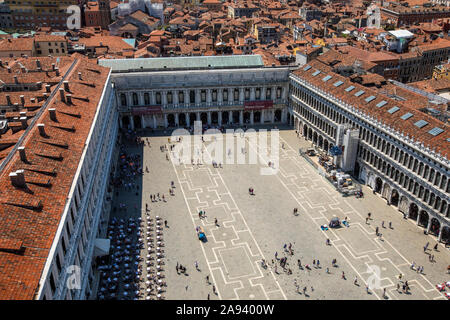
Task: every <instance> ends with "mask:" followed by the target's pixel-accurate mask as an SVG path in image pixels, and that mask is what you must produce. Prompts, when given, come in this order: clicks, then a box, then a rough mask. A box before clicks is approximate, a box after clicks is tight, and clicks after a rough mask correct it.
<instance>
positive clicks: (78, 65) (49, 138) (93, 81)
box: [0, 57, 109, 300]
mask: <svg viewBox="0 0 450 320" xmlns="http://www.w3.org/2000/svg"><path fill="white" fill-rule="evenodd" d="M46 59H48V61H47V60H46ZM30 60H32V59H30ZM34 60H35V59H34ZM42 60H43V62H44V61H45V65H49V64H51V63H56V62H57V61H56V58H44V59H42ZM33 62H34V63H35V61H28V59H22V63H24V64H28V63H30V64H31V65H32V64H33ZM64 64H65V65H66V66H67V68H65V69H64V70H65V71H64V72H63V71H61V76H62V77H64V79H65V80H67V81H69V88H68V90H70V92H71V94H72V104H68V103H66V102H63V101H61V98H60V94H59V92H56V94H55V95H54V96H53V97H52V99H51V100H49V101H48V105H47V106H46V107H44V108H45V109H42V110H43V112H42V114H40V115H37V118H35V119H34V120H35V122H32V121H31V120H30V121H28V125H29V127H28V129H27V131H19V133H18V134H19V135H17V134H16V137H15V139H13V140H12V141H13V142H14V141H16V142H18V141H19V139H23V141H22V142H21V143H20V146H24V147H25V154H26V162H24V161H22V160H21V158H20V156H19V153H18V152H17V151H16V150H13V151H11V152H8V154H9V155H10V156H11V158H10V159H8V158H3V160H2V163H1V167H0V169H1V171H0V199H1V201H0V299H2V300H3V299H15V300H22V299H34V298H35V295H36V293H37V291H38V289H39V288H38V286H39V281H40V278H41V274H42V271H43V268H44V265H45V263H46V259H47V256H48V254H49V250H50V247H51V245H52V242H53V240H54V236H55V233H56V230H57V228H58V224H59V223H60V219H61V216H62V213H63V211H64V207H65V204H66V201H67V197H68V194H69V190H70V188H71V184H72V182H73V178H74V176H75V173H76V170H77V167H78V165H79V161H80V158H81V155H82V152H83V150H84V148H85V142H86V139H87V137H88V134H89V131H90V129H91V125H92V121H93V118H94V115H95V113H96V111H97V105H98V103H99V100H100V97H101V95H102V93H103V89H104V86H105V83H106V80H107V78H108V76H109V69H108V68H104V67H101V66H99V65H97V64H93V63H90V62H89V61H88V60H86V59H76V58H73V57H72V58H71V57H66V58H65V59H64ZM79 72H81V76H82V80H80V79H79V76H78V73H79ZM2 75H3V74H0V79H1V78H2ZM59 84H60V85H61V88H64V86H63V85H62V83H61V82H60V83H59ZM57 87H58V86H54V87H52V90H53V91H54V90H57ZM81 98H83V100H82V99H81ZM49 108H55V109H56V119H57V122H55V121H54V120H52V119H51V118H50V114H49ZM75 114H77V115H78V116H74V115H75ZM37 124H44V126H45V133H46V136H45V137H42V136H41V135H40V133H39V130H38V128H37ZM68 128H69V129H72V128H73V129H72V130H67V129H68ZM9 131H10V130H9ZM10 136H11V135H10ZM8 139H10V138H5V139H4V136H2V137H1V139H0V145H1V142H2V141H5V140H6V141H7V140H8ZM16 170H24V176H25V185H26V186H25V187H15V186H13V185H12V183H11V179H10V177H9V174H10V173H11V172H15V171H16Z"/></svg>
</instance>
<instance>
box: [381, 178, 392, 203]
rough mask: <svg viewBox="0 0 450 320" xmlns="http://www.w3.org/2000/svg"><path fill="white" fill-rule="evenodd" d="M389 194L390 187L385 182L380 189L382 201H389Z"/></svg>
mask: <svg viewBox="0 0 450 320" xmlns="http://www.w3.org/2000/svg"><path fill="white" fill-rule="evenodd" d="M390 193H391V186H390V185H389V184H388V183H387V182H385V183H384V185H383V188H382V192H381V196H382V197H383V198H384V199H387V200H389V194H390Z"/></svg>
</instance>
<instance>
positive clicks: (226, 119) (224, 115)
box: [222, 111, 230, 124]
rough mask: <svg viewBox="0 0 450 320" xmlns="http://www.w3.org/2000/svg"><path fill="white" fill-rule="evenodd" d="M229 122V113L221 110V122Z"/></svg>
mask: <svg viewBox="0 0 450 320" xmlns="http://www.w3.org/2000/svg"><path fill="white" fill-rule="evenodd" d="M229 122H230V114H229V113H228V111H225V112H222V124H228V123H229Z"/></svg>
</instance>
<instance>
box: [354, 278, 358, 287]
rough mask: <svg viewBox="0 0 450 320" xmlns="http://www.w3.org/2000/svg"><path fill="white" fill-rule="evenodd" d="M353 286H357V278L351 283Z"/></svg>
mask: <svg viewBox="0 0 450 320" xmlns="http://www.w3.org/2000/svg"><path fill="white" fill-rule="evenodd" d="M353 284H354V285H355V286H357V285H358V278H357V277H355V280H354V281H353Z"/></svg>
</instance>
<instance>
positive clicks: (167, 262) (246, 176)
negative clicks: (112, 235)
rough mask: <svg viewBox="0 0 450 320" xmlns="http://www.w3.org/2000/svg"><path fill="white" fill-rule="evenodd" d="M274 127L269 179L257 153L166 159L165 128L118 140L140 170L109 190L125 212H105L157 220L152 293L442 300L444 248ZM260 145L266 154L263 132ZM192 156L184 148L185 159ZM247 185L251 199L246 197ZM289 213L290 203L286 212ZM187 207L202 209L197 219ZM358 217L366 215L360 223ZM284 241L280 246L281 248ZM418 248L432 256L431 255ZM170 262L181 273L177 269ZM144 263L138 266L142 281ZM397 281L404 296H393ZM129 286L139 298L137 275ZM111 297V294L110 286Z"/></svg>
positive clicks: (449, 260) (248, 146) (252, 148)
mask: <svg viewBox="0 0 450 320" xmlns="http://www.w3.org/2000/svg"><path fill="white" fill-rule="evenodd" d="M279 133H280V143H279V161H276V162H275V163H274V167H275V169H270V170H273V174H265V175H262V174H261V169H262V168H265V169H269V168H268V166H267V164H265V162H264V161H266V160H264V161H261V162H262V163H261V164H260V163H259V162H258V163H257V164H248V163H249V161H246V163H247V164H246V163H244V164H227V161H222V162H221V163H220V166H219V167H215V166H213V165H211V164H197V162H196V161H194V164H192V163H191V162H190V161H185V162H184V163H183V164H177V163H176V161H174V159H173V158H172V157H170V154H171V151H170V145H176V144H177V143H178V142H173V141H172V142H170V143H169V141H168V138H170V132H169V131H166V132H162V131H160V132H155V133H145V134H142V138H143V139H144V141H146V143H144V144H143V145H142V144H141V145H136V144H125V150H126V153H127V154H135V155H139V158H140V159H141V161H142V168H143V175H142V176H139V178H136V181H135V186H134V187H131V188H127V187H123V186H121V187H117V189H116V192H115V195H116V196H115V198H114V199H113V200H114V206H115V207H116V208H119V207H120V204H122V206H125V207H126V208H127V210H126V211H125V210H119V209H116V210H114V211H113V212H112V213H111V218H116V219H124V221H126V219H129V218H130V217H132V218H133V219H138V218H139V217H141V219H142V222H143V223H144V224H145V223H146V222H147V221H150V220H149V219H155V217H156V216H158V217H160V221H167V226H164V227H163V228H162V231H161V232H160V233H158V234H162V240H163V241H162V242H163V250H162V252H163V254H162V256H158V259H160V260H163V267H162V268H161V270H154V271H155V272H156V271H158V272H159V273H162V274H163V275H164V276H163V280H164V282H165V284H166V286H165V287H164V288H163V289H161V293H160V294H161V295H162V297H163V298H164V299H200V300H206V299H288V300H291V299H350V300H354V299H375V300H376V299H379V300H383V299H389V300H404V299H408V300H411V299H412V300H415V299H431V300H436V299H446V298H445V296H444V295H443V293H440V292H439V291H438V290H437V289H436V287H435V286H436V284H441V283H443V282H445V281H448V280H449V275H448V274H447V266H448V265H449V264H450V253H449V250H448V249H446V248H445V247H444V246H443V245H442V244H439V245H438V248H437V250H434V249H433V247H434V245H435V244H436V240H435V238H433V237H431V236H429V235H425V234H424V233H423V230H422V229H420V228H418V227H417V226H416V225H415V224H414V223H413V221H411V220H407V219H404V218H403V215H402V214H401V213H400V212H399V211H398V210H397V209H396V208H395V207H393V206H389V205H387V203H386V201H385V200H383V199H382V198H381V197H380V196H379V195H378V194H373V193H372V190H371V189H370V188H368V187H366V186H363V192H364V197H363V198H355V197H342V195H341V194H340V193H338V192H337V191H336V190H335V188H334V187H333V186H332V185H331V184H330V183H329V182H328V181H327V180H326V179H325V178H324V177H322V176H321V175H320V174H319V173H318V172H317V170H316V169H315V168H314V167H313V166H311V165H310V164H309V163H308V162H307V161H306V160H305V159H303V158H302V157H301V156H299V152H298V150H299V148H305V147H309V146H310V145H311V143H310V142H309V141H305V140H304V139H303V138H301V137H298V136H297V134H296V132H295V131H294V130H292V129H290V128H287V127H286V128H283V127H282V128H280V131H279ZM229 135H230V136H228V137H226V136H225V135H220V137H219V138H218V139H223V140H224V141H225V140H226V139H228V140H230V141H234V142H233V146H234V147H233V148H231V149H232V150H231V152H230V153H228V150H224V152H223V153H224V157H234V156H237V155H238V154H239V153H242V152H241V151H242V150H241V146H240V145H239V146H238V141H237V140H238V139H239V134H238V135H233V134H229ZM183 139H187V137H183ZM205 140H207V139H205ZM148 142H149V143H148ZM210 143H211V142H202V145H203V146H204V149H203V158H207V157H211V156H212V155H211V154H209V150H208V149H207V148H206V147H208V145H209V144H210ZM166 145H167V147H168V149H167V150H166V149H164V148H163V146H166ZM267 146H268V149H269V150H270V146H271V144H270V139H269V142H268V143H267ZM244 148H245V156H246V157H250V154H253V155H254V154H256V155H257V157H258V160H259V159H262V154H261V151H264V150H262V149H261V148H259V146H258V145H256V143H255V141H252V140H251V139H245V146H244ZM196 152H197V151H196V150H192V154H193V155H194V156H195V155H196ZM247 160H248V158H247ZM146 168H148V172H147V170H146ZM172 182H173V183H174V186H175V187H174V188H173V190H174V194H173V195H170V194H169V189H170V188H171V183H172ZM250 187H251V188H253V189H254V195H250V194H249V188H250ZM158 193H159V195H160V199H161V200H156V201H151V200H150V195H157V194H158ZM162 195H164V200H162ZM146 205H147V209H146ZM293 208H298V215H294V214H293ZM199 211H204V212H205V216H204V217H200V216H199ZM368 212H370V213H371V218H372V219H370V220H369V221H368V223H366V217H367V214H368ZM333 217H338V218H339V219H340V220H343V219H344V218H346V220H347V221H348V222H349V226H348V227H345V226H343V227H341V228H336V229H332V228H329V229H328V230H322V229H321V228H320V227H321V226H322V225H325V224H328V222H329V221H330V219H332V218H333ZM151 221H155V220H151ZM382 221H384V225H385V227H382ZM389 222H391V223H392V227H391V228H390V227H389V226H388V223H389ZM196 227H201V228H203V230H204V232H205V235H206V237H207V242H201V241H199V239H198V236H197V232H196ZM376 227H378V228H379V232H380V233H382V237H381V238H380V237H378V236H377V235H376V234H375V228H376ZM327 239H329V240H330V245H327V244H326V240H327ZM427 242H429V243H430V245H429V247H428V250H427V252H424V248H423V247H424V245H425V244H426V243H427ZM285 244H286V246H289V245H291V247H292V249H293V254H290V253H288V252H287V250H285V248H284V246H285ZM148 249H149V248H147V247H146V242H145V244H144V245H143V248H141V255H142V261H141V262H140V263H141V264H145V261H146V259H145V257H146V256H148V255H150V254H149V252H150V251H149V250H148ZM275 253H277V258H275ZM429 255H434V262H430V259H429ZM283 257H287V264H286V267H285V269H283V268H282V267H281V266H280V264H279V261H280V260H279V259H280V258H283ZM262 259H264V260H265V262H266V263H267V267H265V268H264V267H263V266H262V263H261V261H262ZM333 259H336V261H337V263H336V265H335V266H332V263H331V262H332V260H333ZM298 260H300V261H301V264H302V268H299V267H298ZM313 261H314V262H317V261H320V264H318V263H314V264H313ZM413 262H414V264H415V266H416V267H417V266H423V267H424V270H423V272H422V273H419V272H417V271H416V270H414V269H416V267H415V268H414V269H413V268H411V264H412V263H413ZM196 264H197V266H198V268H196V267H195V265H196ZM178 265H182V266H184V267H186V272H178V270H177V266H178ZM306 265H309V268H306V267H305V266H306ZM152 268H153V266H150V267H148V266H146V265H144V266H143V267H142V270H143V271H142V272H143V275H142V276H143V277H145V276H146V270H147V271H149V272H152ZM327 271H328V272H327ZM400 274H402V277H401V279H399V275H400ZM207 277H208V280H207ZM355 278H356V279H357V282H356V284H355ZM404 281H407V282H408V286H409V288H410V290H409V292H408V293H405V292H404V291H402V284H404ZM397 284H400V290H398V287H397ZM366 285H369V286H370V289H369V290H368V291H367V289H366ZM213 286H214V289H213ZM305 287H306V291H304V288H305ZM136 289H137V291H140V292H142V293H140V295H139V298H142V299H145V298H146V293H145V292H146V287H145V281H144V280H142V281H141V283H140V286H138V287H137V288H136ZM447 290H448V289H447ZM384 292H385V295H384ZM118 298H123V296H122V295H121V294H120V293H119V295H118Z"/></svg>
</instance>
